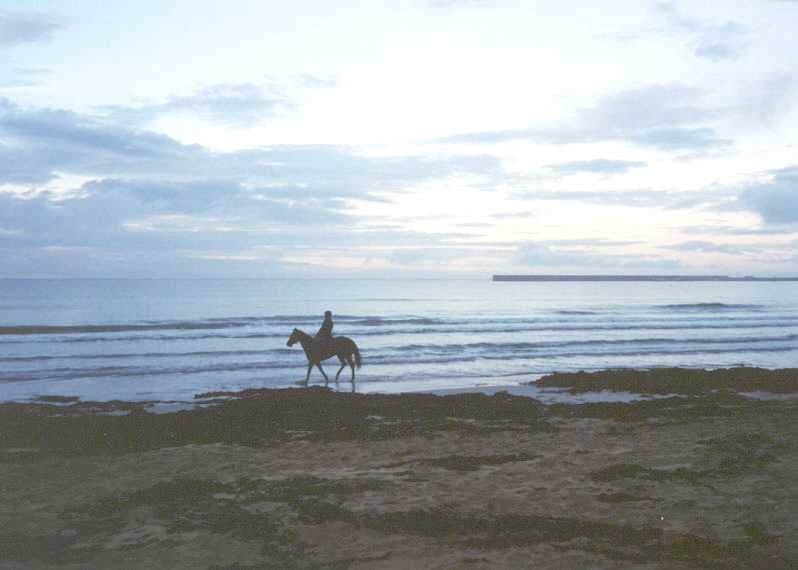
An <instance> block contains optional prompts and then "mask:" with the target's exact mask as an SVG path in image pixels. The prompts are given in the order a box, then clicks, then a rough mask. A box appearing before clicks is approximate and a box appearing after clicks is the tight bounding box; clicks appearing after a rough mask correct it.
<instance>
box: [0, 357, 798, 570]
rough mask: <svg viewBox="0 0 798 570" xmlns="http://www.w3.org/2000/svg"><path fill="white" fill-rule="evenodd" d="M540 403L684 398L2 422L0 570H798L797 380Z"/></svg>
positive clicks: (665, 379) (271, 402)
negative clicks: (759, 395)
mask: <svg viewBox="0 0 798 570" xmlns="http://www.w3.org/2000/svg"><path fill="white" fill-rule="evenodd" d="M696 381H698V382H699V385H701V386H703V388H700V389H696V384H695V382H696ZM541 385H544V386H557V387H559V388H563V389H568V390H572V391H575V392H578V391H584V390H595V389H612V390H623V391H631V392H636V393H643V394H659V395H661V396H663V395H665V394H679V395H678V396H673V397H668V396H665V397H659V398H657V399H643V400H639V401H634V402H627V403H589V404H581V405H568V404H552V405H543V404H542V403H540V402H538V401H535V400H533V399H531V398H526V397H521V396H512V395H509V394H504V393H498V394H495V395H486V394H458V395H448V396H437V395H432V394H405V395H390V396H389V395H360V394H344V393H334V392H330V391H326V390H323V389H320V388H312V389H307V390H305V389H296V390H252V391H247V392H243V393H239V394H236V395H235V398H234V399H228V398H229V397H230V396H231V395H230V394H206V395H203V399H202V401H205V402H214V401H217V402H218V403H216V404H212V405H209V406H208V407H205V408H200V409H196V410H192V411H181V412H177V413H167V414H151V413H148V412H147V411H146V409H144V408H143V407H142V406H141V405H138V404H131V403H124V402H112V403H106V404H92V403H83V402H77V401H70V400H69V399H68V398H67V399H65V400H63V401H48V402H41V403H36V404H3V405H2V406H0V553H2V555H0V568H87V567H93V568H125V569H129V568H152V567H170V568H231V569H232V568H253V569H254V568H377V569H380V568H385V569H388V568H526V567H535V568H572V567H578V566H582V567H589V568H647V569H648V568H795V567H798V538H796V537H798V516H796V514H795V513H797V512H798V490H796V485H795V482H794V481H795V478H796V475H797V474H798V422H796V420H798V413H796V412H798V401H796V400H794V399H783V400H756V399H751V398H748V397H744V396H742V395H740V393H742V392H751V391H757V390H765V391H769V392H777V393H780V394H795V393H798V373H796V371H774V372H769V371H757V370H753V369H732V370H728V371H721V372H712V373H705V372H703V371H680V370H662V371H657V372H639V373H629V372H605V373H600V374H581V375H554V376H549V377H545V378H543V379H542V380H541ZM109 412H110V415H109ZM113 414H119V415H113ZM121 414H125V415H121Z"/></svg>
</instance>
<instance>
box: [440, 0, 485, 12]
mask: <svg viewBox="0 0 798 570" xmlns="http://www.w3.org/2000/svg"><path fill="white" fill-rule="evenodd" d="M496 2H497V0H429V5H430V6H431V7H432V8H438V9H443V10H447V9H454V8H482V7H486V6H491V5H493V4H496Z"/></svg>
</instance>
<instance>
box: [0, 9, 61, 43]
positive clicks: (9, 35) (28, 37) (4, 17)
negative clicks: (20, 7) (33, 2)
mask: <svg viewBox="0 0 798 570" xmlns="http://www.w3.org/2000/svg"><path fill="white" fill-rule="evenodd" d="M62 26H63V25H62V23H61V21H60V20H58V19H57V18H53V17H51V16H47V15H45V14H38V13H35V12H9V11H6V10H0V48H3V47H13V46H17V45H20V44H26V43H37V42H46V41H50V39H52V36H53V33H54V32H56V31H57V30H58V29H60V28H61V27H62Z"/></svg>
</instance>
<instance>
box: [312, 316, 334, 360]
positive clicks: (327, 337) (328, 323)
mask: <svg viewBox="0 0 798 570" xmlns="http://www.w3.org/2000/svg"><path fill="white" fill-rule="evenodd" d="M332 329H333V321H332V313H331V312H330V311H324V322H323V323H322V324H321V328H319V332H317V333H316V346H317V347H318V350H319V352H320V353H321V354H326V353H327V351H328V350H329V348H330V341H332Z"/></svg>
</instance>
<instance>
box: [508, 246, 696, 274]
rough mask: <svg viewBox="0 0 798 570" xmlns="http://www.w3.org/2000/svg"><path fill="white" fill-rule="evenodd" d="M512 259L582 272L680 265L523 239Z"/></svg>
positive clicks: (649, 269)
mask: <svg viewBox="0 0 798 570" xmlns="http://www.w3.org/2000/svg"><path fill="white" fill-rule="evenodd" d="M513 261H514V262H515V263H516V264H518V265H524V266H528V267H572V268H576V269H578V270H579V272H586V270H587V272H589V271H590V270H592V269H614V270H619V271H621V270H625V271H628V270H630V269H631V270H648V271H651V270H653V271H656V270H670V269H678V268H680V267H681V265H682V264H681V262H680V261H679V260H676V259H670V258H661V257H654V256H640V255H627V254H604V253H600V252H597V251H596V250H595V249H592V248H587V249H586V248H583V247H573V246H559V245H556V244H551V243H548V242H524V243H522V244H520V245H519V246H518V249H517V252H516V255H515V257H514V259H513Z"/></svg>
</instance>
